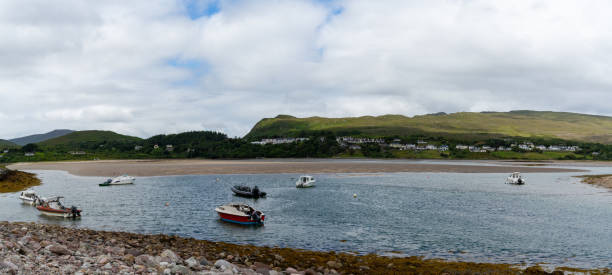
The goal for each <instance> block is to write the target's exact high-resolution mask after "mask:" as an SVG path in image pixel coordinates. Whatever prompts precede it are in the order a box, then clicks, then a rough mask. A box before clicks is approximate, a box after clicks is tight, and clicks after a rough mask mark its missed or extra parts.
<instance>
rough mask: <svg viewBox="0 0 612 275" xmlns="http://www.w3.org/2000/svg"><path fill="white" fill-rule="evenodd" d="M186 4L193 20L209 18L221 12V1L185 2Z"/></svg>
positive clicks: (186, 0) (196, 0)
mask: <svg viewBox="0 0 612 275" xmlns="http://www.w3.org/2000/svg"><path fill="white" fill-rule="evenodd" d="M184 3H185V7H186V8H187V14H188V15H189V18H191V19H192V20H196V19H198V18H200V17H203V16H206V17H209V16H212V15H214V14H216V13H219V11H221V7H220V3H219V0H185V1H184Z"/></svg>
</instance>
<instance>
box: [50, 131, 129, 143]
mask: <svg viewBox="0 0 612 275" xmlns="http://www.w3.org/2000/svg"><path fill="white" fill-rule="evenodd" d="M139 140H141V139H140V138H138V137H132V136H126V135H120V134H117V133H115V132H112V131H96V130H90V131H76V132H72V133H70V134H67V135H64V136H61V137H57V138H53V139H49V140H46V141H43V142H40V143H38V144H39V145H42V146H60V145H80V144H86V143H105V142H134V141H139Z"/></svg>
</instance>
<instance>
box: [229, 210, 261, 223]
mask: <svg viewBox="0 0 612 275" xmlns="http://www.w3.org/2000/svg"><path fill="white" fill-rule="evenodd" d="M217 213H218V214H219V218H221V220H222V221H226V222H231V223H237V224H243V225H258V224H263V223H264V219H265V218H266V215H262V216H261V220H260V221H255V220H252V219H250V218H249V217H246V216H237V215H232V214H227V213H222V212H217Z"/></svg>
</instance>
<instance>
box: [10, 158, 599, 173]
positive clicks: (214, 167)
mask: <svg viewBox="0 0 612 275" xmlns="http://www.w3.org/2000/svg"><path fill="white" fill-rule="evenodd" d="M9 168H10V169H20V170H63V171H67V172H69V173H71V174H74V175H78V176H101V177H102V176H103V177H107V176H112V175H119V174H129V175H133V176H141V177H143V176H165V175H200V174H279V173H294V174H316V173H381V172H442V173H443V172H450V173H511V172H515V171H518V172H522V173H552V172H584V171H587V170H583V169H568V168H560V167H541V166H516V164H510V163H506V164H501V163H500V164H499V165H491V163H483V164H482V165H479V164H478V163H465V162H457V164H449V163H448V162H445V163H431V162H427V163H423V162H414V161H377V160H337V159H317V160H296V159H271V160H202V159H197V160H194V159H183V160H102V161H78V162H33V163H17V164H12V165H10V166H9Z"/></svg>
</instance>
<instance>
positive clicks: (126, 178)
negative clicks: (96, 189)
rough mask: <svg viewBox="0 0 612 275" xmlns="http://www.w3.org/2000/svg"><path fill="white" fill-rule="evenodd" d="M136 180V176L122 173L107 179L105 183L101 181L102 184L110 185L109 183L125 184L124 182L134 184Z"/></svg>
mask: <svg viewBox="0 0 612 275" xmlns="http://www.w3.org/2000/svg"><path fill="white" fill-rule="evenodd" d="M134 181H136V178H135V177H132V176H128V175H121V176H118V177H115V178H112V179H107V180H106V181H105V182H104V183H100V184H99V185H100V186H109V185H124V184H133V183H134Z"/></svg>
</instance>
